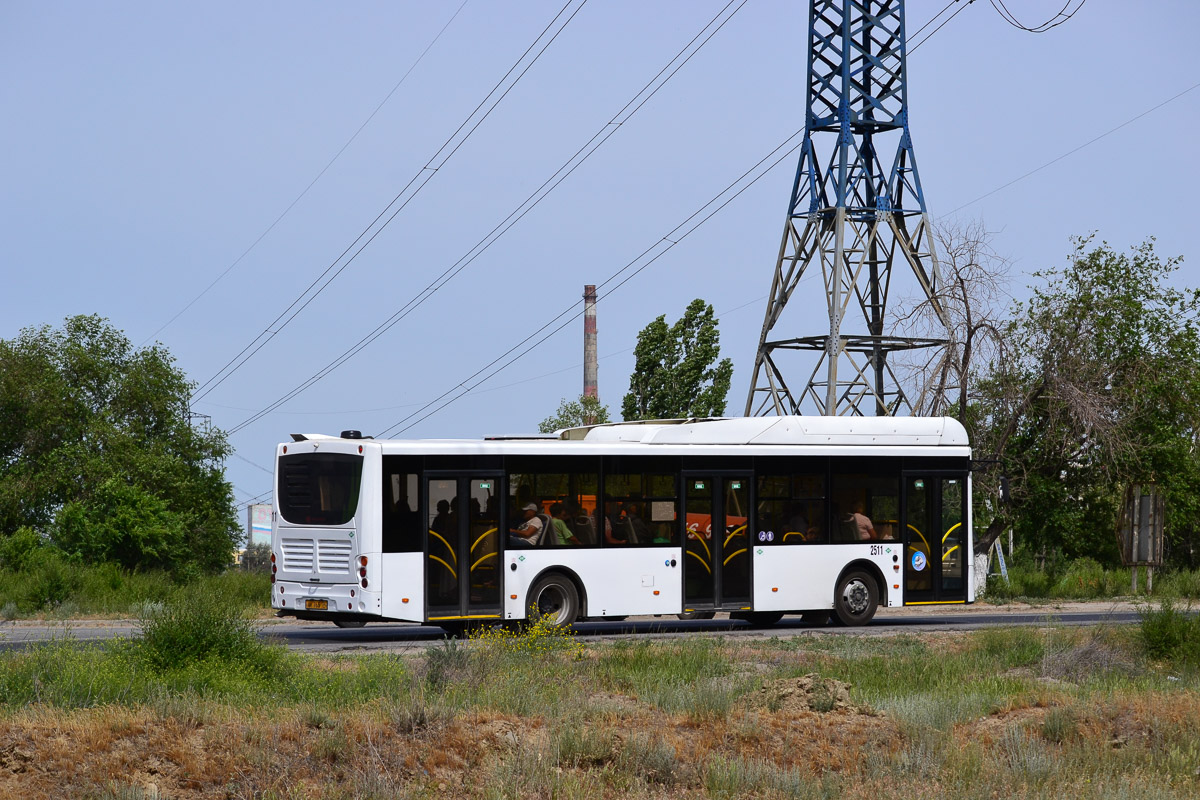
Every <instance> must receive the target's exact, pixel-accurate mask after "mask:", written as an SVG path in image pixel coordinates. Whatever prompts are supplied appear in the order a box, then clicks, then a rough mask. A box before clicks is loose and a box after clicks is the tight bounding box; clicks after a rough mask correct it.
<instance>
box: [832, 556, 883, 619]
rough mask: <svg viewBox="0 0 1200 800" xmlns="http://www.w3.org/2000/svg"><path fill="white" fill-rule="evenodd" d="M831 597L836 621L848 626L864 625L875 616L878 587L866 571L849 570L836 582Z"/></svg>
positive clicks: (877, 602)
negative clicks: (835, 587) (835, 588)
mask: <svg viewBox="0 0 1200 800" xmlns="http://www.w3.org/2000/svg"><path fill="white" fill-rule="evenodd" d="M833 599H834V603H833V605H834V608H833V611H834V614H836V615H837V619H838V622H840V623H842V624H843V625H846V626H849V627H855V626H858V625H866V624H867V623H868V622H870V621H871V617H873V616H875V608H876V606H877V605H878V604H879V588H878V587H877V586H876V585H875V579H874V578H872V577H871V576H870V575H868V574H867V573H865V572H863V571H862V570H851V571H849V572H847V573H846V574H845V575H844V576H842V579H841V581H839V582H838V585H837V592H836V593H835V594H834V598H833Z"/></svg>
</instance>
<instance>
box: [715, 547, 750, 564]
mask: <svg viewBox="0 0 1200 800" xmlns="http://www.w3.org/2000/svg"><path fill="white" fill-rule="evenodd" d="M744 552H746V548H744V547H743V548H742V549H741V550H734V551H733V552H732V553H730V554H729V557H728V558H726V559H725V560H724V561H723V562H722V563H721V566H722V567H723V566H726V565H727V564H728V563H729V559H730V558H733V557H734V556H736V555H740V554H741V553H744Z"/></svg>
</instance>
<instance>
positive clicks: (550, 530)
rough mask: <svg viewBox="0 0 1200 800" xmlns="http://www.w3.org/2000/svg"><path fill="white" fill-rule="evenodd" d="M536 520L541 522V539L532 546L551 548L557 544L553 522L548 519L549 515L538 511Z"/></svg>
mask: <svg viewBox="0 0 1200 800" xmlns="http://www.w3.org/2000/svg"><path fill="white" fill-rule="evenodd" d="M537 518H538V519H540V520H541V521H542V538H540V539H538V540H537V541H536V542H534V546H537V545H545V546H546V547H551V546H553V545H556V544H558V534H557V533H555V532H554V520H552V519H550V515H549V514H543V513H541V512H540V511H539V512H538V515H537Z"/></svg>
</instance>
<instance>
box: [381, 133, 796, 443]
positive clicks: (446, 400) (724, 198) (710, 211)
mask: <svg viewBox="0 0 1200 800" xmlns="http://www.w3.org/2000/svg"><path fill="white" fill-rule="evenodd" d="M803 133H804V128H800V129H799V130H797V131H796V132H794V133H793V134H791V135H790V136H789V137H788V138H787V139H785V140H784V141H783V142H781V143H780V144H779V145H777V146H776V147H775V149H773V150H772V151H771V152H770V153H768V154H767V155H765V156H763V157H762V158H761V159H759V161H758V162H757V163H755V164H754V165H753V166H752V167H750V168H749V169H748V170H746V171H745V172H743V173H742V174H741V175H740V176H738V177H737V178H736V179H734V181H733V182H732V183H730V184H729V185H728V186H726V187H725V188H724V189H722V190H721V191H720V192H718V193H717V194H716V195H714V196H713V197H712V198H711V199H710V200H709V201H708V202H706V203H705V204H704V205H702V206H701V207H700V208H698V209H697V210H696V211H694V212H692V214H690V215H689V216H688V217H687V218H686V219H684V220H683V221H682V222H680V223H679V224H678V225H676V226H675V227H674V228H672V229H671V230H670V231H668V232H667V233H666V235H664V236H663V237H662V238H660V239H659V240H658V241H656V242H655V243H653V244H652V245H650V246H649V247H647V248H646V249H645V250H643V251H642V252H641V253H639V254H638V255H637V256H635V257H634V258H633V259H632V260H631V261H629V262H628V263H626V264H625V266H623V267H621V268H620V269H618V270H617V271H616V272H614V273H613V274H612V275H610V276H609V277H608V278H606V279H605V280H604V281H603V282H602V283H599V284H597V285H596V292H597V300H599V299H600V298H602V297H607V296H608V295H610V294H612V293H613V292H615V291H616V290H617V289H619V288H621V287H622V286H624V285H625V284H626V283H628V282H629V281H630V280H631V279H632V278H634V277H635V276H637V275H639V274H641V272H642V271H643V270H645V269H646V268H647V267H649V266H650V265H651V264H653V263H655V262H656V261H658V259H660V258H662V257H663V256H664V255H666V254H667V253H668V252H670V251H671V250H672V249H674V248H675V247H676V246H678V245H679V244H680V243H681V242H682V241H684V240H685V239H687V237H689V236H691V235H692V234H693V233H694V232H695V231H696V230H697V229H698V228H699V227H700V226H701V225H703V224H704V223H706V222H708V221H709V220H710V219H712V218H713V217H714V216H715V215H716V214H717V213H719V212H720V211H721V210H722V209H724V208H725V207H726V206H727V205H729V204H730V203H731V202H733V201H734V200H736V199H737V198H738V197H740V196H741V194H742V193H743V192H745V191H746V190H747V189H749V188H750V187H751V186H753V185H754V184H755V183H757V182H758V181H759V180H761V179H762V178H763V177H764V176H765V175H767V174H768V173H769V172H770V171H771V170H772V169H774V168H775V167H776V166H778V165H779V164H781V163H782V162H783V160H784V159H785V158H787V157H788V156H790V155H792V154H793V153H795V151H796V150H798V149H799V148H800V146H801V144H803V142H804V139H803ZM793 140H798V141H795V143H793V144H791V147H788V145H789V143H792V142H793ZM780 151H782V154H781V155H778V157H776V155H777V154H779V153H780ZM773 157H774V159H775V160H774V161H771V159H772V158H773ZM767 162H770V163H769V164H768V165H767V166H766V167H765V168H764V167H763V164H765V163H767ZM756 170H757V171H758V174H757V175H755V176H754V177H753V178H751V179H750V180H748V181H747V180H746V179H747V178H748V177H749V176H750V175H751V174H752V173H754V172H755V171H756ZM735 189H736V191H734V190H735ZM698 217H699V219H698V220H697V218H698ZM693 221H695V222H694V224H691V223H693ZM689 224H691V226H690V227H688V226H689ZM656 251H657V252H656ZM652 254H653V255H652ZM643 260H644V263H641V264H640V265H639V262H643ZM635 267H636V268H635ZM614 281H615V284H614V285H613V286H612V288H610V289H608V291H607V292H604V293H603V294H601V290H602V289H604V288H605V287H606V286H608V285H609V284H610V283H614ZM581 305H582V301H576V302H574V303H572V304H571V305H569V306H567V308H565V309H564V310H563V311H561V312H559V314H558V315H557V316H555V317H554V318H552V319H550V320H549V321H548V322H546V323H544V324H543V325H542V326H541V327H539V328H538V329H537V330H535V331H533V332H532V333H530V334H529V335H527V336H526V337H525V338H524V339H522V340H521V341H519V342H517V343H516V344H515V345H513V346H512V347H510V348H509V349H508V350H506V351H504V352H503V353H501V354H500V355H499V356H497V357H496V358H494V359H492V360H491V361H490V362H488V363H487V364H485V365H484V366H483V367H481V368H480V369H478V370H476V371H475V372H474V373H473V374H471V375H470V376H468V377H467V378H466V379H464V380H462V381H460V382H459V383H458V384H457V385H456V386H454V387H452V388H450V389H448V390H446V391H445V392H443V393H442V394H441V395H439V396H438V397H436V398H434V399H433V400H431V401H429V402H428V403H426V404H425V405H424V406H422V407H421V408H420V409H418V410H417V411H414V412H413V413H412V414H409V415H408V416H407V417H405V418H403V419H401V420H400V421H399V422H396V423H395V424H393V425H391V426H389V427H387V428H385V429H384V430H382V431H380V432H379V433H378V434H376V437H377V438H382V437H384V436H387V435H388V434H390V433H393V432H396V433H403V432H404V431H406V430H408V429H409V428H411V427H413V426H414V425H417V424H419V423H420V422H423V421H424V420H426V419H428V418H429V417H431V416H433V415H434V414H436V413H438V412H439V411H441V410H442V409H444V408H446V407H447V406H449V405H450V404H451V403H453V402H455V401H457V400H458V399H460V398H461V397H463V396H464V395H466V394H467V393H469V392H470V391H471V390H473V389H475V388H476V387H478V386H479V385H481V384H482V383H484V382H485V381H487V380H489V379H491V378H492V377H493V376H495V375H496V374H498V373H499V372H501V371H502V370H504V369H506V368H508V367H509V366H511V365H512V364H513V363H515V362H516V361H518V360H519V359H521V358H522V357H524V356H525V355H526V354H528V353H529V352H530V351H531V350H533V349H534V348H535V347H537V346H538V345H540V344H542V343H543V342H545V341H546V340H547V339H549V338H550V337H551V336H553V335H554V334H556V333H558V332H559V331H561V330H562V329H563V328H565V327H566V326H567V325H569V324H571V323H572V322H574V321H575V319H576V318H577V317H579V316H580V315H581V314H582V313H583V309H582V308H578V307H579V306H581ZM577 308H578V310H577V311H576V309H577ZM573 311H574V312H575V313H572V312H573ZM564 318H565V319H564ZM556 323H558V324H557V325H556ZM552 326H553V327H552ZM547 329H550V330H549V332H546V333H544V335H542V336H541V338H538V339H537V341H534V342H533V343H532V344H529V342H530V341H531V340H533V339H534V338H535V337H537V336H538V335H539V334H543V332H545V331H547ZM526 344H529V346H528V347H525V345H526ZM522 347H525V349H524V350H521V348H522ZM518 350H521V352H516V351H518ZM513 353H516V355H513ZM509 356H512V357H511V358H509ZM506 358H507V359H508V360H507V361H505V359H506ZM502 361H503V362H504V363H502V364H501V363H500V362H502ZM497 364H499V366H498V367H497V366H496V365H497ZM492 367H496V368H495V369H492ZM488 370H491V371H490V372H488ZM485 372H487V374H486V375H483V373H485ZM480 375H483V377H480ZM477 378H478V380H476V379H477ZM472 382H473V383H472ZM468 384H470V385H468ZM460 388H461V389H462V390H463V391H462V392H459V393H458V394H457V395H454V396H452V397H451V396H450V395H453V394H454V393H455V392H456V391H457V390H458V389H460ZM432 406H436V407H435V408H432V410H428V409H430V407H432ZM422 412H426V413H422ZM405 423H407V424H405Z"/></svg>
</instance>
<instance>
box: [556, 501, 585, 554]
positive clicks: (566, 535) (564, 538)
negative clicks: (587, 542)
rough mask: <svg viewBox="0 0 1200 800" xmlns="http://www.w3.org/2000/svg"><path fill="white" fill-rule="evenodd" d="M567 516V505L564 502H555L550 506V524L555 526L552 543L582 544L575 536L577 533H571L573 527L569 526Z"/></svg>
mask: <svg viewBox="0 0 1200 800" xmlns="http://www.w3.org/2000/svg"><path fill="white" fill-rule="evenodd" d="M566 516H567V507H566V506H564V505H563V504H562V503H554V504H553V505H551V506H550V524H551V525H553V526H554V537H555V539H554V541H553V542H552V544H560V545H569V544H573V545H579V544H582V542H580V541H579V540H578V539H576V538H575V534H573V533H571V529H570V528H568V527H567V521H566Z"/></svg>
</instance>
